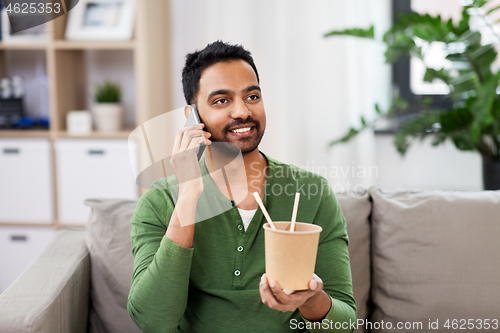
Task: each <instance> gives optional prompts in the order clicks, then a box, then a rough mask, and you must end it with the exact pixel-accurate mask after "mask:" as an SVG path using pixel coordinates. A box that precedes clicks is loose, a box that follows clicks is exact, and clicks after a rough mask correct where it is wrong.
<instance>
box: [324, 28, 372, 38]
mask: <svg viewBox="0 0 500 333" xmlns="http://www.w3.org/2000/svg"><path fill="white" fill-rule="evenodd" d="M339 35H340V36H354V37H363V38H370V39H374V38H375V30H374V27H373V25H372V26H371V27H370V28H368V29H359V28H352V29H345V30H333V31H330V32H328V33H326V34H325V35H324V37H329V36H339Z"/></svg>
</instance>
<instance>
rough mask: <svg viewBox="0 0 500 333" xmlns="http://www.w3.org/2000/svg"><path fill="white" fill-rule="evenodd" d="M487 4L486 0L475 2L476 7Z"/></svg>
mask: <svg viewBox="0 0 500 333" xmlns="http://www.w3.org/2000/svg"><path fill="white" fill-rule="evenodd" d="M485 4H486V1H485V0H474V3H473V6H474V7H478V8H480V7H482V6H484V5H485Z"/></svg>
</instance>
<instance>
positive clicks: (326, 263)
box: [127, 41, 356, 333]
mask: <svg viewBox="0 0 500 333" xmlns="http://www.w3.org/2000/svg"><path fill="white" fill-rule="evenodd" d="M182 83H183V89H184V95H185V99H186V102H187V104H194V105H196V107H197V109H198V111H199V115H200V118H201V121H202V123H203V124H199V125H193V126H189V127H186V128H183V129H181V130H179V131H178V132H177V134H176V140H175V143H174V148H173V154H172V159H171V164H172V166H173V168H174V170H175V177H174V178H175V183H176V184H177V186H176V188H175V190H174V189H173V188H172V187H169V186H168V184H172V182H171V181H168V180H167V179H162V180H158V181H157V182H156V185H155V184H153V186H152V187H151V189H150V190H149V191H148V192H146V193H145V194H144V195H143V196H142V197H141V199H140V200H139V202H138V204H137V207H136V210H135V212H134V216H133V218H132V225H133V229H132V234H131V238H132V247H133V248H132V253H133V255H134V274H133V279H132V286H131V290H130V294H129V298H128V304H127V308H128V311H129V313H130V316H131V317H132V319H133V320H134V322H135V323H136V325H137V326H138V327H139V328H140V329H141V330H142V331H143V332H202V333H207V332H217V333H222V332H266V333H267V332H273V333H274V332H291V331H293V332H309V331H310V332H315V331H333V332H352V330H353V329H352V327H353V326H352V325H351V323H353V322H355V321H356V306H355V301H354V298H353V293H352V280H351V273H350V264H349V254H348V252H347V244H348V237H347V233H346V222H345V219H344V216H343V214H342V211H341V209H340V206H339V203H338V201H337V199H336V198H335V195H334V194H333V193H332V191H331V189H330V187H329V186H328V183H327V181H326V180H325V179H324V178H322V177H320V176H317V175H314V174H312V173H309V172H306V171H304V170H301V169H299V168H297V167H294V166H291V165H287V164H284V163H280V162H278V161H276V160H274V159H272V158H271V157H269V156H267V155H265V154H264V153H263V152H261V151H260V150H259V149H258V146H259V143H260V141H261V139H262V137H263V135H264V130H265V128H266V113H265V110H264V104H263V98H262V92H261V89H260V87H259V76H258V72H257V68H256V67H255V64H254V62H253V59H252V57H251V55H250V53H249V52H248V51H246V50H245V49H244V48H242V47H241V46H237V45H230V44H226V43H223V42H220V41H217V42H214V43H212V44H209V45H208V46H207V47H206V48H205V49H203V50H201V51H196V52H194V53H191V54H188V56H187V60H186V65H185V67H184V70H183V73H182ZM189 112H191V108H190V107H186V108H185V113H186V117H187V116H188V115H189ZM200 143H204V144H206V145H208V147H209V148H212V149H207V150H208V151H209V153H214V155H215V154H216V153H217V152H218V150H217V147H216V146H217V144H222V145H228V146H230V147H235V148H236V149H237V150H238V152H241V154H242V157H243V163H244V168H243V167H238V166H236V167H235V166H233V167H231V165H230V164H228V165H226V166H225V167H224V168H223V169H224V170H226V172H227V173H228V174H227V175H226V174H223V175H221V173H220V172H219V173H218V172H215V170H214V169H213V164H212V169H211V168H210V162H209V160H210V159H209V158H207V159H202V160H201V161H200V162H199V163H198V161H197V158H196V152H195V148H196V147H197V145H198V144H200ZM205 155H207V153H206V154H205ZM210 169H211V170H212V172H209V171H208V170H210ZM206 175H209V177H205V176H206ZM233 175H242V177H239V179H243V181H241V182H239V183H238V182H236V183H234V184H233V183H231V184H230V185H231V186H229V185H228V184H227V179H228V178H231V176H233ZM233 178H234V177H233ZM236 178H238V177H236ZM160 183H161V184H162V185H163V186H157V185H158V184H160ZM297 191H299V192H301V194H302V197H301V204H300V209H299V213H298V216H297V220H298V221H303V222H307V223H314V224H317V225H320V226H321V227H322V228H323V231H322V233H321V235H320V240H319V246H318V255H317V261H316V268H315V275H314V276H313V277H312V279H311V281H310V282H309V289H308V290H302V291H295V292H294V293H292V294H290V295H288V294H286V293H285V292H283V290H282V289H281V287H280V286H279V284H278V283H277V282H276V281H268V279H267V277H266V276H265V274H264V272H265V261H264V230H263V229H262V225H263V224H264V223H265V219H264V218H263V214H262V211H261V210H260V209H258V205H257V203H256V202H255V199H254V198H253V196H252V193H253V192H257V193H259V194H260V196H261V197H262V200H263V202H264V205H265V206H266V208H267V210H268V211H269V214H270V216H271V218H273V220H276V221H287V220H290V216H291V208H292V206H293V201H294V195H295V192H297ZM235 198H237V199H236V200H235ZM207 200H219V201H220V202H222V203H226V204H227V207H229V208H228V209H227V210H225V211H224V212H221V213H220V214H217V215H215V216H213V217H211V218H208V219H205V220H203V221H202V222H199V223H195V222H196V221H197V219H196V217H197V214H198V213H199V212H200V209H205V208H204V207H207V209H210V207H213V206H214V205H215V204H211V203H210V204H207V202H209V201H207Z"/></svg>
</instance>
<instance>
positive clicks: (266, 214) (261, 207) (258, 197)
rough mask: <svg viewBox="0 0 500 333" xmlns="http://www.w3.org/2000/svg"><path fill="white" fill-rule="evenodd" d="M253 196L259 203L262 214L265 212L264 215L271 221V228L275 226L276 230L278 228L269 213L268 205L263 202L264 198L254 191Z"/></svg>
mask: <svg viewBox="0 0 500 333" xmlns="http://www.w3.org/2000/svg"><path fill="white" fill-rule="evenodd" d="M253 196H254V198H255V201H257V203H258V204H259V207H260V210H262V214H264V216H265V217H266V220H267V222H268V223H269V225H270V226H271V228H273V229H274V230H276V227H275V226H274V223H273V221H272V220H271V217H270V216H269V214H268V213H267V209H266V207H264V204H263V203H262V200H261V199H260V196H259V193H257V192H253Z"/></svg>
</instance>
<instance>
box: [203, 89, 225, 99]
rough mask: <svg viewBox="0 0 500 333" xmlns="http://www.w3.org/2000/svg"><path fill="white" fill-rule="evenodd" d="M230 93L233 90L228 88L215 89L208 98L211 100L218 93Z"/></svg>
mask: <svg viewBox="0 0 500 333" xmlns="http://www.w3.org/2000/svg"><path fill="white" fill-rule="evenodd" d="M230 93H231V90H227V89H219V90H215V91H212V92H211V93H210V94H208V97H207V100H209V99H211V98H212V97H214V96H217V95H229V94H230Z"/></svg>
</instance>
